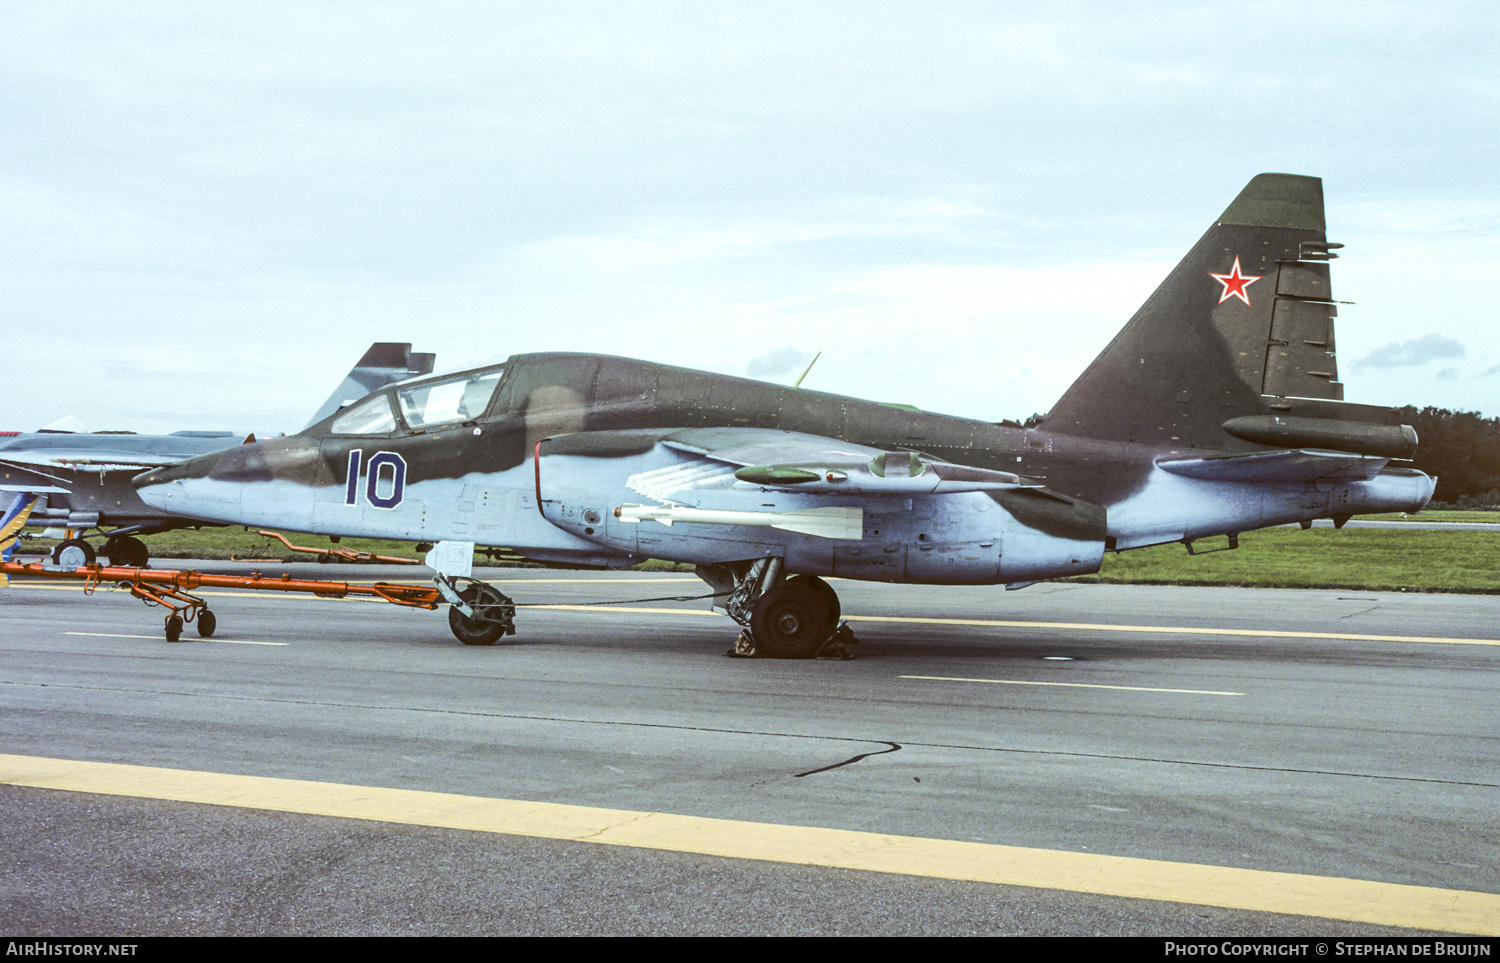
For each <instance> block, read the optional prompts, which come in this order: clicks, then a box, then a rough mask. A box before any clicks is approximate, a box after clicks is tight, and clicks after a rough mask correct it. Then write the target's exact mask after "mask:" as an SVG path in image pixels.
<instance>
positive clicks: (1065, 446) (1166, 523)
mask: <svg viewBox="0 0 1500 963" xmlns="http://www.w3.org/2000/svg"><path fill="white" fill-rule="evenodd" d="M1334 247H1337V245H1330V244H1329V243H1328V241H1327V238H1326V235H1325V233H1324V225H1323V199H1322V185H1321V182H1320V181H1318V180H1317V179H1316V178H1309V177H1298V176H1294V175H1284V174H1263V175H1260V176H1259V177H1257V178H1255V179H1254V180H1252V181H1251V182H1250V184H1249V185H1248V186H1247V187H1246V188H1245V190H1244V191H1243V192H1242V193H1241V194H1240V196H1239V197H1238V198H1236V199H1235V201H1234V203H1232V204H1231V205H1230V206H1229V208H1228V209H1227V210H1225V212H1224V214H1223V215H1222V216H1221V217H1220V219H1219V220H1218V221H1216V222H1215V223H1214V224H1213V225H1212V226H1211V227H1210V228H1209V230H1208V232H1207V233H1205V234H1204V236H1203V238H1202V239H1201V240H1199V242H1198V243H1197V245H1195V246H1194V248H1193V249H1192V250H1191V251H1190V252H1189V253H1188V255H1187V256H1186V257H1185V258H1184V259H1183V261H1182V262H1181V263H1180V264H1179V265H1178V267H1177V268H1176V270H1174V271H1173V272H1172V274H1171V275H1170V276H1169V277H1168V278H1167V279H1166V281H1165V282H1163V284H1162V285H1161V287H1160V288H1158V290H1157V291H1156V292H1155V293H1154V294H1153V295H1152V296H1151V298H1150V299H1149V300H1148V301H1147V302H1146V304H1145V305H1143V306H1142V308H1141V309H1140V311H1138V312H1137V313H1136V315H1135V317H1133V318H1132V319H1131V321H1130V322H1129V323H1128V324H1127V325H1126V326H1125V328H1124V330H1122V331H1121V333H1120V334H1119V335H1118V336H1117V337H1116V338H1115V339H1114V341H1113V342H1111V344H1110V345H1109V346H1108V347H1107V348H1106V349H1105V350H1104V352H1103V353H1102V354H1100V356H1099V357H1098V359H1096V360H1095V361H1094V363H1093V364H1092V365H1090V366H1089V367H1088V369H1086V370H1085V372H1084V373H1083V375H1082V376H1081V377H1080V378H1079V379H1078V381H1077V382H1075V383H1074V385H1073V386H1072V387H1071V388H1070V389H1069V390H1068V392H1067V393H1066V394H1065V395H1064V396H1063V397H1062V399H1060V400H1059V402H1058V403H1057V405H1056V406H1054V408H1053V409H1052V411H1051V413H1050V414H1049V416H1048V417H1047V419H1046V420H1045V421H1043V422H1042V424H1041V425H1040V426H1039V427H1038V428H1036V429H1031V430H1028V429H1023V428H1021V427H1020V426H1017V425H1011V424H991V423H987V422H981V421H974V420H970V419H966V418H955V417H950V416H945V415H938V414H931V413H927V412H920V411H911V410H906V409H903V408H900V407H895V406H891V405H884V404H879V403H876V402H870V401H862V400H858V399H854V398H846V397H841V396H838V395H830V394H823V393H819V392H815V391H804V390H799V389H794V388H786V387H781V386H777V385H770V384H764V383H761V382H756V381H750V380H746V379H743V378H733V377H727V376H723V375H716V374H710V373H707V372H701V371H691V370H687V369H683V368H674V367H669V366H665V365H658V364H651V363H648V362H643V361H633V360H629V359H624V358H614V357H605V356H598V355H585V354H533V355H523V356H518V357H515V358H512V359H510V360H509V361H508V362H506V363H505V364H504V365H496V366H493V367H491V368H481V369H475V370H473V371H470V372H463V373H460V374H457V375H449V376H444V377H438V378H432V379H426V380H423V381H417V382H411V383H407V384H405V385H397V386H394V387H390V388H386V389H384V391H383V392H377V393H375V394H373V395H371V396H369V398H367V399H366V400H364V401H362V402H360V403H359V404H357V405H355V406H351V408H348V409H345V410H344V411H342V412H340V413H338V414H336V415H334V416H332V417H330V418H328V419H325V420H324V421H323V422H320V423H319V424H317V425H314V426H312V427H310V428H309V429H307V430H306V431H304V432H302V433H301V434H299V435H296V436H293V437H291V438H286V439H283V440H278V441H274V442H265V443H261V444H258V445H246V446H243V447H241V448H238V449H235V450H233V451H229V452H225V453H222V454H219V455H216V456H211V457H207V458H200V459H194V460H193V461H190V462H188V463H186V464H184V465H181V466H176V467H172V468H166V469H161V470H158V471H154V472H150V473H148V474H146V475H143V476H141V477H140V478H138V479H137V480H136V483H137V485H138V486H139V487H140V490H141V493H142V497H143V498H144V499H145V500H146V501H148V502H150V503H151V504H153V505H157V506H159V507H161V508H163V509H166V510H168V511H172V512H174V513H178V514H185V515H190V516H193V517H198V518H204V519H208V520H213V521H224V522H232V523H239V524H246V525H262V526H272V527H278V528H285V529H294V530H298V531H308V532H316V533H323V534H330V535H368V536H381V537H387V538H400V539H411V540H414V541H428V542H436V541H441V540H450V541H461V542H475V543H477V544H480V545H489V546H503V547H506V548H509V549H511V550H513V551H515V552H517V553H519V554H521V555H525V556H528V557H530V558H535V559H539V560H544V561H555V562H566V563H574V564H590V565H604V566H613V565H627V564H631V563H633V562H635V561H638V560H640V559H642V558H646V557H656V558H667V559H673V560H678V561H685V562H695V563H699V564H706V565H713V564H723V563H729V562H738V561H744V560H748V559H757V558H780V559H783V560H784V561H785V569H786V570H787V571H789V572H800V573H807V574H815V575H837V576H845V577H851V578H865V579H878V580H886V581H912V582H931V583H999V582H1004V583H1020V582H1030V581H1035V580H1039V579H1044V578H1052V577H1058V576H1064V575H1072V574H1078V573H1083V572H1090V571H1094V570H1095V569H1097V568H1098V566H1099V564H1100V560H1101V558H1102V556H1103V553H1104V552H1105V551H1111V550H1115V551H1122V550H1126V549H1131V548H1138V547H1141V546H1145V545H1153V544H1160V543H1164V542H1174V541H1186V542H1191V541H1192V540H1193V539H1197V538H1202V537H1205V536H1210V535H1219V534H1237V533H1239V532H1243V531H1248V530H1251V529H1256V528H1261V527H1264V526H1268V525H1277V524H1284V523H1288V522H1307V521H1310V520H1312V519H1317V518H1328V517H1331V518H1335V519H1340V518H1346V517H1348V516H1350V515H1355V514H1360V513H1369V512H1383V511H1416V510H1418V509H1420V508H1421V507H1422V506H1423V505H1424V504H1425V503H1426V502H1427V499H1428V498H1429V497H1430V496H1431V494H1432V489H1433V484H1434V483H1433V480H1432V479H1430V478H1428V477H1427V476H1426V475H1423V474H1421V473H1420V472H1416V471H1413V470H1411V469H1408V468H1400V467H1387V463H1388V462H1390V461H1391V460H1393V459H1402V458H1410V457H1411V455H1412V454H1413V453H1414V451H1415V445H1416V437H1415V433H1414V432H1412V430H1411V429H1410V428H1409V427H1406V426H1403V425H1401V424H1399V423H1398V421H1397V419H1396V414H1395V412H1394V411H1392V410H1391V409H1385V408H1375V407H1370V406H1365V405H1352V404H1347V403H1345V402H1343V401H1342V400H1341V399H1342V386H1341V385H1340V384H1339V383H1338V381H1337V370H1336V367H1335V363H1334V350H1333V317H1334V314H1335V303H1334V302H1333V300H1332V297H1331V294H1330V288H1329V271H1328V261H1329V260H1330V259H1331V258H1332V257H1334V256H1335V255H1334V254H1333V253H1332V250H1331V249H1332V248H1334ZM890 453H895V454H890ZM642 498H644V499H646V501H647V503H646V504H641V500H642Z"/></svg>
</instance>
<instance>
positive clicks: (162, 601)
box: [0, 562, 442, 642]
mask: <svg viewBox="0 0 1500 963" xmlns="http://www.w3.org/2000/svg"><path fill="white" fill-rule="evenodd" d="M0 572H3V573H4V574H5V575H7V576H9V575H31V576H38V577H41V578H51V579H69V580H74V581H81V582H83V592H84V594H85V595H92V594H94V590H95V589H97V588H98V587H99V586H100V585H103V584H107V583H113V584H114V585H116V586H117V587H119V588H122V589H125V590H126V591H128V592H129V593H130V594H131V595H134V596H135V597H136V598H138V599H140V600H141V601H142V602H145V603H146V604H147V605H160V606H163V607H165V608H167V609H169V610H170V613H169V614H168V615H167V617H166V633H167V641H168V642H176V641H177V640H178V639H180V638H182V627H183V625H184V624H185V623H188V622H197V623H198V634H199V635H201V636H202V637H203V638H205V639H206V638H208V637H209V636H211V635H213V634H214V628H215V627H216V626H217V624H218V619H217V618H216V617H215V616H214V613H213V612H211V611H209V608H208V602H207V601H206V600H204V599H202V598H200V597H199V596H197V595H194V594H192V592H193V590H194V589H197V588H199V587H201V586H209V587H211V588H236V589H249V590H251V591H257V592H309V593H311V594H313V595H317V596H319V597H321V598H329V599H341V598H345V597H346V596H350V595H355V596H362V597H365V598H376V599H380V600H382V601H385V602H390V603H392V604H393V605H405V606H407V607H409V608H418V609H435V608H437V607H438V604H439V603H440V602H441V600H442V595H441V593H440V592H439V591H438V590H437V589H436V588H429V587H427V586H423V585H398V584H394V583H390V582H377V583H375V584H374V585H351V584H350V583H348V582H323V581H317V580H314V579H296V578H292V577H291V576H290V575H282V576H280V577H267V576H264V575H262V574H260V573H259V572H253V573H251V574H250V575H205V574H204V573H202V572H195V571H186V572H176V571H172V570H170V569H148V568H124V567H121V566H111V565H99V564H90V565H82V566H79V567H78V568H76V569H66V570H59V569H49V568H46V567H45V566H44V565H43V564H42V563H41V562H29V563H21V562H5V563H3V564H0Z"/></svg>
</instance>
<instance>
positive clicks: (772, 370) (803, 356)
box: [745, 344, 813, 379]
mask: <svg viewBox="0 0 1500 963" xmlns="http://www.w3.org/2000/svg"><path fill="white" fill-rule="evenodd" d="M812 357H813V353H812V352H811V351H803V350H801V349H799V348H794V347H792V346H791V345H789V344H788V345H784V346H782V347H780V348H777V349H776V350H775V351H772V352H770V353H769V354H763V355H761V356H760V357H759V358H751V359H750V363H749V364H748V365H746V366H745V374H747V375H749V376H750V377H752V378H777V379H780V378H783V377H787V376H790V375H794V374H801V373H802V369H803V368H804V367H806V365H807V363H808V362H809V361H811V360H812Z"/></svg>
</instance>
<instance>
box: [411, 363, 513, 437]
mask: <svg viewBox="0 0 1500 963" xmlns="http://www.w3.org/2000/svg"><path fill="white" fill-rule="evenodd" d="M502 374H504V371H503V369H502V370H498V371H497V370H490V371H484V372H481V373H479V374H473V375H467V376H464V377H459V378H450V379H448V380H447V381H429V382H425V383H423V384H418V385H412V386H411V387H410V388H404V389H401V390H398V391H397V392H396V396H397V397H398V398H400V399H401V415H402V417H403V418H405V419H406V423H407V424H408V425H410V426H411V427H413V428H427V427H430V426H432V425H444V424H452V423H456V422H463V421H474V420H475V419H477V418H478V417H479V416H480V415H482V414H484V409H485V408H488V407H489V404H490V398H491V397H492V396H493V395H494V393H495V386H496V385H498V384H499V383H500V376H501V375H502Z"/></svg>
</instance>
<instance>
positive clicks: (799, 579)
mask: <svg viewBox="0 0 1500 963" xmlns="http://www.w3.org/2000/svg"><path fill="white" fill-rule="evenodd" d="M787 581H788V582H795V583H797V584H798V585H811V586H812V587H813V588H815V589H817V590H818V593H819V594H820V595H822V596H823V601H824V602H825V603H827V605H828V624H829V625H838V624H839V619H841V618H843V615H844V608H843V606H842V605H840V604H839V593H837V592H835V591H834V590H833V586H832V585H829V584H828V583H827V582H825V581H823V580H822V579H820V578H818V577H817V576H816V575H793V576H792V577H791V578H789V579H787Z"/></svg>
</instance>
